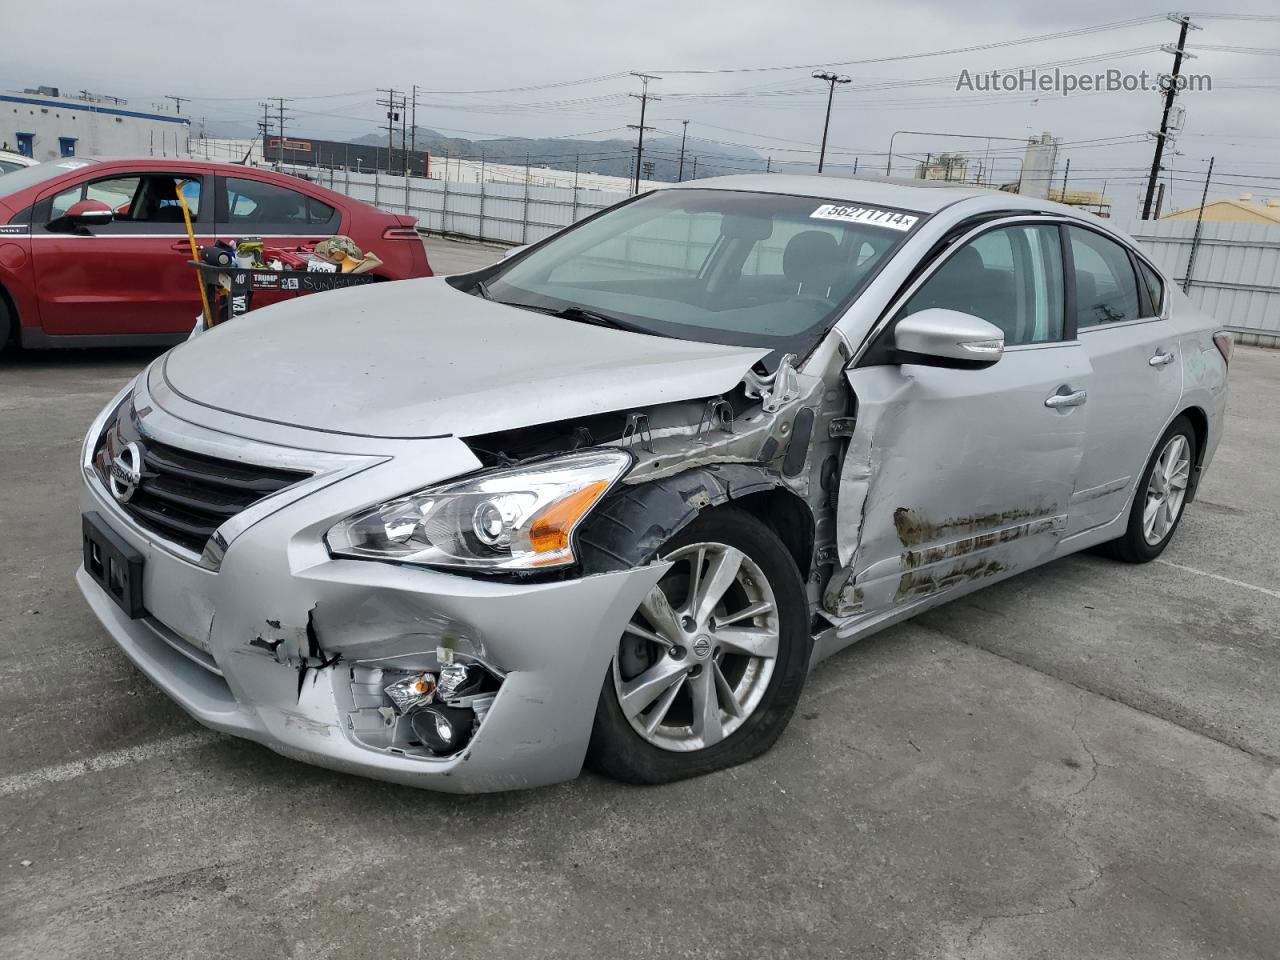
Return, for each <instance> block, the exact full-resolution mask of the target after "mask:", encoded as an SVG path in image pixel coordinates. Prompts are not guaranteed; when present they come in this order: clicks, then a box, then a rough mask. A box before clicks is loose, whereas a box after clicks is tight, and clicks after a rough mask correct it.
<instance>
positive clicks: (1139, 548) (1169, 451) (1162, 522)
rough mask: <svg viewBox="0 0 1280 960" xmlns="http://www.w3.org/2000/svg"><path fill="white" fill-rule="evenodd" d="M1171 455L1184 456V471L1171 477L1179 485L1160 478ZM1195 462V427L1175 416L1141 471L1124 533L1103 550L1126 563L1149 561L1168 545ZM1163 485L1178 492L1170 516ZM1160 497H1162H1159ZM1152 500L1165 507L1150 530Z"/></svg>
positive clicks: (1183, 505)
mask: <svg viewBox="0 0 1280 960" xmlns="http://www.w3.org/2000/svg"><path fill="white" fill-rule="evenodd" d="M1171 455H1178V456H1177V461H1178V464H1181V463H1182V462H1183V456H1185V470H1183V469H1182V467H1181V466H1178V468H1177V469H1176V470H1175V471H1174V473H1173V476H1174V477H1176V479H1177V480H1178V481H1179V482H1181V484H1182V486H1181V487H1180V488H1179V487H1176V486H1175V485H1173V484H1168V485H1166V484H1165V483H1164V481H1163V477H1164V474H1165V471H1166V466H1167V465H1168V463H1169V461H1168V459H1167V458H1168V457H1170V456H1171ZM1195 462H1196V433H1195V430H1194V429H1193V428H1192V426H1191V421H1190V420H1188V419H1187V418H1186V417H1178V419H1176V420H1174V421H1173V423H1172V424H1170V425H1169V429H1168V430H1166V431H1165V432H1164V436H1162V437H1161V438H1160V442H1159V443H1157V444H1156V447H1155V450H1154V451H1153V452H1152V454H1151V459H1150V460H1148V461H1147V468H1146V469H1145V470H1144V471H1143V473H1142V480H1141V481H1140V482H1139V484H1138V487H1137V491H1136V492H1135V493H1134V496H1133V506H1132V507H1131V508H1130V510H1129V525H1128V526H1127V527H1126V528H1125V532H1124V536H1122V537H1119V538H1117V539H1115V540H1112V541H1111V542H1110V543H1106V544H1104V545H1103V547H1102V549H1103V552H1104V553H1106V554H1107V555H1108V556H1110V557H1112V558H1113V559H1116V560H1120V561H1123V562H1125V563H1150V562H1151V561H1152V560H1154V559H1155V558H1156V557H1158V556H1160V554H1161V553H1163V552H1164V548H1165V547H1167V546H1168V545H1169V541H1170V540H1172V539H1173V535H1174V533H1176V532H1177V529H1178V524H1179V523H1181V522H1182V515H1183V514H1184V513H1185V512H1186V506H1187V500H1186V492H1187V489H1188V486H1189V484H1190V482H1191V471H1192V470H1193V469H1194V468H1195ZM1162 488H1167V489H1176V490H1177V492H1178V494H1179V495H1178V497H1177V502H1176V507H1174V508H1173V510H1172V513H1173V515H1172V517H1171V518H1170V517H1169V516H1168V512H1169V511H1168V510H1166V509H1165V507H1168V505H1169V504H1170V503H1172V502H1173V501H1172V498H1171V497H1170V496H1168V495H1167V489H1166V493H1165V494H1164V495H1162V494H1161V490H1162ZM1162 496H1163V499H1161V498H1162ZM1154 501H1159V502H1160V503H1162V504H1164V507H1157V508H1156V510H1157V516H1156V518H1155V523H1154V524H1153V527H1152V528H1151V529H1149V528H1148V524H1147V520H1148V517H1147V510H1148V507H1149V506H1151V505H1152V504H1153V502H1154ZM1162 511H1163V512H1162Z"/></svg>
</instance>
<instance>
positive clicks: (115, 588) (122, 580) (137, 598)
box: [81, 511, 146, 620]
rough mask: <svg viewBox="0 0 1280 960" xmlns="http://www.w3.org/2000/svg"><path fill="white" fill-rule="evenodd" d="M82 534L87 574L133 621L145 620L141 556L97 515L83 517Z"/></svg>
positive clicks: (92, 512) (93, 512)
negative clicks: (143, 618) (140, 618)
mask: <svg viewBox="0 0 1280 960" xmlns="http://www.w3.org/2000/svg"><path fill="white" fill-rule="evenodd" d="M81 530H82V533H83V535H84V569H85V571H86V572H87V573H88V574H89V576H91V577H92V578H93V579H94V581H95V582H96V583H97V584H98V585H99V586H100V587H102V589H103V590H105V591H107V593H108V595H109V596H110V597H111V599H112V600H114V601H115V602H116V603H117V604H118V605H119V607H120V609H121V610H123V611H124V612H125V614H126V615H128V617H129V619H130V620H137V619H138V618H139V617H143V616H145V615H146V608H145V607H143V605H142V562H143V556H142V554H141V553H139V552H138V551H137V550H135V549H134V548H133V547H131V546H130V545H129V544H128V543H127V542H126V541H125V540H123V539H122V538H121V537H120V536H119V535H118V534H117V533H116V532H115V531H114V530H112V529H111V528H110V527H109V526H107V523H106V521H105V520H103V519H102V515H101V514H99V513H97V512H96V511H90V512H88V513H86V514H84V515H83V516H82V517H81Z"/></svg>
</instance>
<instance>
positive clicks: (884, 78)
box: [0, 0, 1280, 216]
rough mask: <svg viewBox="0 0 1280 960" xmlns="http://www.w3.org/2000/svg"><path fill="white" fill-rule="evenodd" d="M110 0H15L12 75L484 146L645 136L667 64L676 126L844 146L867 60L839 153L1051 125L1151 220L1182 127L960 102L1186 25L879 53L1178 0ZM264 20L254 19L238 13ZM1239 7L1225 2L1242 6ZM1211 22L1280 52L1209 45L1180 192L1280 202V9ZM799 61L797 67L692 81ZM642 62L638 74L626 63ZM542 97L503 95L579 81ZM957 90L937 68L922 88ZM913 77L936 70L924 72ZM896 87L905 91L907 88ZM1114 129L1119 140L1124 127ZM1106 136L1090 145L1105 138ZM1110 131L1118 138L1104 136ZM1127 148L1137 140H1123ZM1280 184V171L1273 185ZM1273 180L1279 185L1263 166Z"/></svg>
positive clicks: (1178, 200) (1218, 37)
mask: <svg viewBox="0 0 1280 960" xmlns="http://www.w3.org/2000/svg"><path fill="white" fill-rule="evenodd" d="M105 10H106V8H105V7H104V6H103V5H102V4H101V3H87V2H65V0H64V2H51V3H20V2H16V0H0V36H3V37H4V38H5V40H6V43H5V56H4V60H3V63H0V88H6V89H15V88H16V89H21V88H23V87H29V86H35V85H37V84H48V85H53V86H58V87H61V88H63V89H64V90H79V89H81V88H87V89H90V90H93V91H95V92H100V93H110V94H115V95H118V96H125V97H129V98H130V99H131V101H133V102H134V103H140V104H146V103H148V102H150V101H156V100H160V99H161V98H162V97H163V96H164V95H166V94H174V95H179V96H185V97H191V98H193V100H192V102H191V103H189V104H184V106H183V111H184V113H190V114H191V115H192V116H193V117H195V118H197V122H198V119H199V118H207V121H208V123H209V124H210V125H211V126H212V125H213V124H214V123H218V122H221V123H223V124H226V123H228V122H232V121H239V122H242V123H244V124H246V125H251V124H252V123H253V121H254V120H255V119H256V118H257V117H259V116H260V115H261V110H260V108H258V107H257V103H258V101H259V100H262V99H264V98H269V97H278V96H287V97H294V98H297V99H295V100H294V102H293V103H292V105H291V109H292V111H293V113H294V114H295V117H294V119H293V120H292V121H291V123H290V126H289V132H290V133H292V134H297V135H300V136H306V135H312V136H321V137H333V138H335V139H347V138H351V137H355V136H359V135H361V134H365V133H370V132H373V131H374V130H375V129H376V127H377V124H378V123H379V122H380V121H379V120H377V119H375V118H376V117H378V116H379V114H380V108H378V107H377V106H375V104H374V100H375V99H376V98H377V94H376V93H375V92H374V91H375V89H376V88H378V87H388V86H392V87H396V88H400V89H407V88H409V87H410V85H412V84H415V83H416V84H418V86H419V87H420V88H421V89H422V90H423V91H426V92H422V93H420V95H419V101H420V104H419V107H418V123H419V125H420V126H426V127H432V128H435V129H437V130H440V131H442V132H445V133H449V134H456V135H459V136H468V137H471V138H473V139H474V138H477V137H482V136H571V135H580V134H590V136H591V137H592V138H606V137H610V136H614V137H617V136H634V132H632V131H627V130H626V129H625V125H626V124H628V123H635V122H636V121H637V114H638V102H637V101H636V100H634V99H632V98H631V97H629V96H627V94H629V93H633V92H636V91H638V90H639V81H638V80H637V79H636V78H634V77H631V76H627V75H625V74H626V72H627V71H633V70H639V71H648V72H651V73H655V74H658V75H659V76H660V77H661V79H658V80H655V81H653V82H652V84H651V86H650V89H651V92H653V93H655V94H657V95H659V96H661V97H662V98H663V99H661V100H660V101H658V102H656V103H653V104H651V106H650V113H649V117H648V118H647V122H648V123H650V124H652V125H654V126H656V127H657V128H658V129H660V130H663V131H676V132H678V131H679V130H680V129H681V127H680V121H681V120H683V119H688V120H689V121H690V123H689V128H688V129H689V134H690V138H691V140H690V150H691V151H696V149H697V144H698V142H699V141H697V140H696V139H693V138H697V137H703V138H707V139H710V140H718V141H726V142H732V143H736V144H744V145H749V146H752V147H754V148H756V149H757V150H758V151H759V152H760V153H761V154H762V155H768V156H771V157H773V158H774V162H775V164H776V165H777V166H778V167H782V166H783V165H784V164H785V161H787V160H792V161H795V160H801V159H812V158H813V156H814V153H813V151H815V150H816V147H817V142H818V139H819V137H820V136H821V130H822V119H823V110H824V108H825V102H826V95H825V89H826V88H825V86H824V85H822V84H820V83H819V82H818V81H815V80H812V79H810V77H809V74H810V72H811V70H812V69H813V67H814V66H817V65H819V64H828V63H829V64H835V63H837V62H840V61H846V62H847V61H864V62H862V63H849V64H848V65H846V66H833V67H832V69H834V70H836V71H838V72H840V73H846V74H848V75H849V76H850V77H851V78H852V80H853V82H852V83H850V84H849V85H847V86H844V87H841V88H839V89H838V90H837V93H836V101H835V103H836V105H835V110H834V112H833V115H832V121H831V132H830V144H831V146H830V147H829V149H831V150H833V151H834V152H832V153H829V154H828V158H829V161H830V160H836V161H843V162H852V160H853V158H854V157H857V158H858V161H859V164H860V168H865V165H868V164H869V165H872V166H873V167H875V168H878V169H883V166H884V164H885V155H886V152H887V150H888V144H889V138H890V135H891V134H892V133H893V131H895V130H900V129H907V130H923V131H932V133H931V134H930V135H924V136H922V135H914V134H899V135H898V137H897V139H896V141H895V144H894V152H895V154H901V155H904V158H903V159H897V160H895V162H896V163H899V164H901V169H902V170H903V172H905V171H906V168H907V166H908V165H909V163H910V160H909V159H906V158H905V155H910V156H923V155H924V154H926V153H934V154H936V153H938V152H939V151H943V150H967V151H976V153H972V152H971V154H970V155H971V156H972V157H973V158H974V160H975V161H976V160H979V159H981V160H983V161H984V162H992V163H994V164H995V169H996V171H997V173H1003V174H1004V175H1005V178H1006V179H1016V177H1017V173H1018V162H1017V160H1016V159H1015V158H1016V157H1017V156H1020V154H1021V148H1020V147H1019V146H1018V145H1017V144H1016V143H1014V142H1012V141H1008V140H1006V141H1001V140H993V141H992V145H991V148H990V150H988V148H987V146H986V143H985V141H979V140H972V139H970V140H965V139H961V138H947V137H944V136H941V135H940V134H943V133H956V134H960V133H963V134H971V135H978V136H981V137H988V136H990V137H1006V138H1014V139H1019V138H1025V137H1026V136H1028V135H1030V134H1033V133H1039V132H1042V131H1050V132H1052V133H1053V134H1054V135H1055V136H1058V137H1061V138H1062V139H1063V140H1064V141H1065V143H1066V145H1065V146H1064V148H1063V151H1062V153H1061V155H1060V158H1059V173H1061V170H1062V165H1063V162H1064V161H1065V160H1066V159H1067V158H1070V160H1071V179H1070V183H1069V187H1073V188H1076V189H1092V190H1099V189H1102V187H1103V186H1104V185H1106V187H1107V190H1108V194H1109V196H1110V197H1111V199H1112V200H1113V202H1114V204H1115V207H1116V214H1117V215H1118V216H1123V215H1126V214H1127V213H1128V212H1131V210H1132V209H1133V207H1134V205H1135V203H1136V197H1137V191H1138V184H1139V182H1140V181H1141V180H1142V178H1143V176H1144V171H1145V169H1146V168H1147V167H1149V165H1150V162H1151V153H1152V146H1151V143H1150V141H1145V140H1144V141H1139V138H1140V137H1141V135H1142V134H1144V133H1145V132H1146V131H1148V130H1150V129H1152V128H1154V127H1156V126H1157V125H1158V123H1159V113H1160V100H1159V96H1158V94H1156V93H1154V92H1146V93H1142V92H1135V93H1094V94H1089V95H1083V94H1077V95H1075V96H1072V97H1067V98H1063V97H1061V96H1059V95H1057V94H1054V93H1040V94H1036V93H1004V94H990V93H985V94H984V93H966V92H957V91H956V89H955V80H954V79H953V78H954V77H955V76H957V75H958V74H959V73H960V72H961V71H962V70H968V71H970V72H971V73H973V74H976V73H978V72H982V71H990V70H992V69H1006V68H1017V67H1021V66H1031V65H1038V64H1046V63H1053V62H1057V61H1064V60H1077V59H1080V58H1084V57H1098V58H1100V59H1099V60H1097V61H1096V62H1093V63H1085V64H1077V65H1067V66H1064V67H1063V69H1064V70H1069V71H1074V72H1078V73H1079V72H1087V73H1094V72H1098V71H1103V70H1106V69H1108V68H1110V67H1114V68H1118V69H1121V70H1123V71H1126V72H1136V71H1138V70H1142V69H1144V68H1145V69H1147V70H1148V71H1150V72H1152V73H1156V72H1160V71H1167V70H1168V69H1169V68H1170V66H1171V64H1172V57H1171V56H1170V55H1169V54H1167V53H1162V52H1159V49H1158V48H1159V45H1161V44H1171V43H1173V42H1174V41H1175V40H1176V38H1177V25H1176V24H1174V23H1171V22H1169V21H1166V20H1163V19H1158V20H1156V21H1154V22H1146V23H1139V24H1136V25H1132V26H1123V27H1122V26H1115V27H1112V28H1109V29H1105V30H1099V31H1096V32H1092V33H1086V34H1082V35H1076V36H1069V37H1060V38H1057V39H1051V40H1044V41H1039V42H1033V43H1022V44H1013V45H1007V46H1002V47H996V48H994V49H988V50H983V51H972V52H965V53H956V54H951V55H947V56H928V57H919V58H913V59H898V60H893V61H889V62H881V63H868V62H865V61H868V60H871V59H874V58H885V57H904V56H906V55H911V54H922V53H931V52H934V51H939V50H945V49H954V48H958V47H969V46H975V45H981V44H993V43H1001V42H1004V41H1011V40H1019V39H1022V38H1027V37H1035V36H1039V35H1042V34H1050V33H1058V32H1062V31H1070V30H1077V29H1079V28H1084V27H1094V26H1099V25H1105V24H1114V23H1116V22H1117V21H1122V20H1124V21H1127V20H1130V19H1136V18H1141V17H1144V16H1148V15H1157V16H1160V15H1163V14H1164V13H1165V12H1166V10H1167V8H1166V7H1163V6H1161V5H1158V4H1151V3H1138V4H1132V5H1122V4H1117V3H1114V2H1106V3H1104V2H1102V0H1077V2H1074V3H1071V4H1065V3H1052V4H1041V5H1037V8H1036V9H1031V7H1030V6H1029V5H1026V4H1001V3H992V2H987V0H970V2H968V3H941V2H932V0H873V2H859V3H856V4H855V3H851V2H849V0H791V2H786V3H779V2H778V0H735V2H721V0H679V2H674V0H647V2H642V3H634V2H633V3H625V4H624V3H596V4H586V3H582V2H564V0H540V2H538V3H519V4H516V3H475V2H472V3H460V2H456V0H455V2H451V3H448V4H437V3H427V2H367V3H364V4H353V3H349V2H347V3H336V2H332V0H306V2H296V3H295V2H282V0H276V2H273V3H266V4H255V5H252V6H245V5H227V6H222V7H219V6H208V5H204V6H200V7H182V6H180V5H175V4H173V3H171V2H159V0H142V2H138V0H131V2H130V3H128V4H126V5H124V6H123V7H121V8H120V9H116V10H114V12H112V13H110V15H109V16H108V15H106V14H105ZM232 11H237V12H242V14H243V15H242V16H241V17H240V18H236V17H233V16H231V15H230V13H231V12H232ZM1230 12H1231V13H1232V14H1249V13H1254V14H1264V15H1276V14H1280V10H1277V8H1276V6H1275V4H1274V3H1265V2H1240V3H1238V4H1237V5H1235V6H1233V7H1231V8H1230ZM1220 16H1221V15H1217V17H1220ZM1193 20H1194V21H1195V22H1198V23H1199V24H1201V25H1202V26H1203V27H1204V29H1203V30H1200V31H1195V32H1193V33H1192V35H1191V38H1190V41H1189V43H1190V46H1191V48H1192V49H1193V50H1194V49H1195V48H1196V47H1197V46H1204V45H1212V46H1234V47H1248V48H1260V49H1263V50H1270V51H1272V53H1271V54H1258V53H1253V54H1248V53H1241V52H1225V51H1215V50H1201V51H1200V53H1199V56H1198V58H1197V59H1195V60H1192V61H1190V62H1189V63H1188V64H1186V66H1185V67H1184V72H1191V73H1207V74H1209V75H1210V76H1211V77H1212V80H1213V90H1212V91H1211V92H1188V93H1185V94H1184V95H1183V96H1182V97H1181V98H1180V102H1181V103H1182V104H1184V105H1185V107H1186V125H1185V129H1184V131H1183V133H1182V135H1181V137H1180V138H1179V140H1178V143H1177V149H1178V151H1179V152H1180V154H1181V155H1180V156H1176V157H1174V158H1173V161H1172V162H1173V166H1174V171H1173V173H1172V177H1173V184H1172V186H1173V189H1174V194H1173V199H1174V205H1175V206H1189V205H1192V204H1194V203H1196V202H1198V201H1199V194H1200V188H1199V186H1198V185H1197V184H1196V181H1197V180H1199V179H1200V178H1202V177H1203V171H1204V168H1205V165H1206V164H1205V161H1206V160H1207V159H1208V157H1209V156H1210V155H1211V154H1216V156H1217V164H1216V170H1217V171H1221V172H1222V173H1223V176H1222V177H1221V186H1219V187H1218V188H1217V189H1214V190H1212V191H1211V192H1212V194H1214V195H1218V196H1234V195H1237V194H1239V193H1241V192H1242V191H1244V190H1248V189H1252V190H1253V192H1255V193H1256V194H1260V195H1268V194H1269V195H1272V196H1280V163H1277V162H1276V161H1277V156H1278V155H1280V128H1278V127H1277V126H1276V123H1275V118H1276V116H1277V114H1278V113H1280V111H1278V110H1277V100H1278V98H1280V56H1277V54H1280V22H1265V21H1256V20H1255V21H1246V20H1236V19H1222V18H1213V17H1210V16H1209V15H1208V14H1206V15H1203V16H1196V15H1194V14H1193ZM793 65H794V66H795V67H796V69H789V70H766V71H760V70H754V71H750V72H727V73H710V74H706V73H704V74H698V73H681V72H678V71H693V70H726V69H733V68H760V67H774V66H793ZM617 74H624V75H623V76H615V75H617ZM596 77H600V78H603V79H599V80H594V81H592V82H587V83H573V84H569V85H565V86H556V87H550V88H544V89H539V90H520V91H507V92H495V93H483V94H482V93H456V92H443V91H474V90H495V89H500V88H512V87H531V86H539V85H546V84H556V83H561V82H565V81H576V80H582V79H585V78H596ZM930 80H932V81H935V82H932V83H930V82H922V81H930ZM904 81H916V82H915V83H912V84H910V85H904ZM895 84H896V85H895ZM1104 138H1109V140H1110V142H1109V141H1108V139H1104ZM1083 141H1089V142H1083ZM1100 141H1101V142H1100ZM1116 141H1118V142H1116ZM1263 177H1274V178H1276V179H1274V180H1267V179H1261V178H1263ZM1253 178H1259V179H1253Z"/></svg>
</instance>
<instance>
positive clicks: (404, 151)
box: [400, 98, 409, 197]
mask: <svg viewBox="0 0 1280 960" xmlns="http://www.w3.org/2000/svg"><path fill="white" fill-rule="evenodd" d="M402 104H403V105H406V106H407V98H406V101H402ZM401 116H402V117H403V119H402V120H401V121H400V165H401V166H402V167H403V168H404V169H403V171H402V172H403V173H404V175H405V176H406V177H407V176H408V175H409V111H408V110H405V111H403V112H402V114H401ZM405 196H406V197H407V196H408V194H406V195H405Z"/></svg>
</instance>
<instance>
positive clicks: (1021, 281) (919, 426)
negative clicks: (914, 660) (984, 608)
mask: <svg viewBox="0 0 1280 960" xmlns="http://www.w3.org/2000/svg"><path fill="white" fill-rule="evenodd" d="M1064 293H1065V291H1064V287H1063V260H1062V238H1061V234H1060V230H1059V228H1058V226H1057V225H1055V224H1043V223H1027V222H1025V221H1021V222H1019V223H1017V224H1011V225H1003V226H1002V225H995V226H988V227H983V228H979V229H978V230H977V231H975V232H974V233H973V234H970V235H969V236H968V237H967V238H966V239H965V240H964V241H963V242H960V243H958V244H956V246H955V248H954V249H952V250H951V251H949V252H948V253H947V254H946V255H945V257H944V258H943V259H941V260H940V262H938V263H936V264H934V266H933V267H932V268H931V270H930V272H929V273H927V274H925V275H924V276H923V277H922V278H921V279H920V280H919V281H917V283H916V285H915V287H914V289H913V291H911V292H909V294H908V295H907V296H906V297H905V298H903V300H900V301H899V303H900V304H901V306H899V307H897V308H896V312H895V314H894V320H893V322H891V323H890V324H889V325H888V326H887V327H886V329H885V331H884V332H883V333H882V334H881V340H880V341H879V342H878V343H877V345H875V346H873V347H872V349H871V350H869V351H868V353H867V354H866V356H865V358H864V359H863V360H862V361H859V363H858V364H857V365H855V367H853V368H851V369H850V370H849V371H848V380H849V384H850V385H851V387H852V388H853V392H854V395H855V396H856V398H857V420H856V426H855V428H854V435H853V437H852V439H851V441H850V446H849V450H848V452H847V455H846V459H845V463H844V466H843V477H842V481H841V487H840V498H839V503H838V508H837V543H838V547H839V556H840V560H841V563H842V565H844V566H845V568H846V576H845V578H844V579H843V580H842V582H841V594H842V597H843V601H844V602H842V603H841V604H840V606H841V608H842V610H841V612H843V613H845V614H855V613H859V612H861V613H865V614H878V613H885V612H891V611H893V610H894V609H895V608H903V607H907V606H914V605H917V604H921V603H923V602H924V601H928V600H934V599H937V598H941V597H944V596H951V595H956V594H958V593H962V592H966V591H967V590H970V589H976V587H977V586H980V585H981V584H983V583H988V582H991V581H992V580H993V579H995V578H998V577H1002V576H1005V575H1007V574H1010V573H1013V572H1015V571H1018V570H1022V569H1026V568H1028V567H1031V566H1034V565H1036V564H1038V563H1041V562H1043V561H1045V560H1047V559H1049V558H1051V557H1052V556H1053V555H1054V553H1055V551H1056V549H1057V546H1058V542H1059V540H1060V538H1061V536H1062V534H1063V532H1064V531H1065V529H1066V525H1067V511H1068V505H1069V503H1070V500H1071V493H1072V490H1073V487H1074V484H1075V478H1076V472H1077V470H1078V468H1079V465H1080V460H1081V454H1082V450H1083V443H1084V437H1085V426H1086V419H1087V416H1088V410H1087V405H1086V404H1085V402H1084V401H1085V400H1086V399H1087V395H1088V388H1089V385H1090V377H1091V371H1090V366H1089V359H1088V356H1087V354H1086V352H1085V350H1084V348H1083V347H1082V345H1081V344H1080V343H1079V342H1077V341H1076V340H1075V337H1074V331H1072V330H1069V329H1068V328H1067V313H1066V309H1065V303H1064ZM932 307H940V308H945V309H949V310H957V311H960V312H963V313H967V314H971V315H974V316H978V317H981V318H982V319H984V320H987V321H988V322H990V323H993V324H994V325H996V326H997V327H999V328H1001V329H1002V330H1003V331H1004V334H1005V344H1006V348H1005V352H1004V354H1003V355H1002V356H1001V357H1000V359H999V360H998V361H997V362H996V363H995V364H994V365H992V366H989V367H986V368H985V369H954V368H948V367H946V366H933V365H926V364H923V363H892V362H886V360H887V359H891V358H892V354H891V353H890V352H886V351H885V350H884V349H880V350H877V346H891V345H892V339H891V338H892V336H893V329H894V324H895V323H896V322H897V320H899V319H901V318H902V317H905V316H908V315H910V314H912V313H916V312H918V311H920V310H924V309H928V308H932ZM940 362H945V361H940ZM1062 398H1070V399H1069V400H1067V401H1066V402H1064V401H1063V399H1062Z"/></svg>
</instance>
